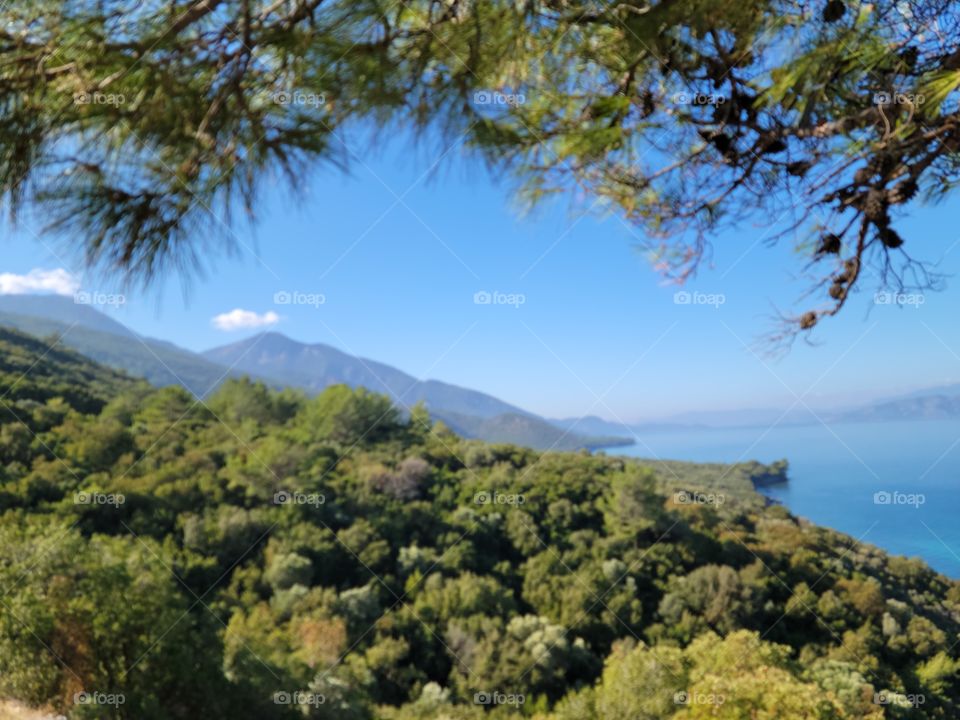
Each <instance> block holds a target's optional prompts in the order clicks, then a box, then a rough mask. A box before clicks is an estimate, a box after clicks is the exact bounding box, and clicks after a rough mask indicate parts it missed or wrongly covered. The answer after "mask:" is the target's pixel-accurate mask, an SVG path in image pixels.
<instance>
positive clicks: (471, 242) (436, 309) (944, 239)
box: [0, 141, 960, 421]
mask: <svg viewBox="0 0 960 720" xmlns="http://www.w3.org/2000/svg"><path fill="white" fill-rule="evenodd" d="M438 154H439V153H431V152H429V151H427V150H425V149H418V150H411V149H410V148H409V146H408V145H407V144H406V143H402V142H399V141H398V142H394V143H392V144H388V146H387V147H386V148H385V149H383V150H380V151H378V152H377V153H372V152H371V153H368V154H366V155H365V156H363V157H362V161H360V162H357V163H355V164H354V166H353V168H352V173H351V175H350V176H344V175H342V174H338V173H337V172H336V171H333V170H330V169H327V168H322V167H321V168H318V169H317V171H316V172H315V173H313V174H312V175H311V176H310V177H307V178H304V185H303V187H302V188H301V189H302V190H303V195H304V200H303V202H296V201H294V200H292V199H291V194H290V193H289V191H288V190H286V189H285V188H283V187H282V186H279V185H278V186H275V187H274V188H273V189H272V190H271V192H270V193H268V195H267V196H266V197H265V198H264V200H265V202H264V205H263V207H262V212H261V215H260V220H259V223H258V225H257V226H256V228H255V229H253V230H251V229H249V228H244V227H238V228H236V239H237V241H238V244H237V253H236V254H235V255H234V256H232V257H230V256H226V255H224V254H222V253H221V252H219V251H217V250H216V249H211V250H210V251H209V252H207V253H206V255H207V261H206V264H207V266H208V271H207V273H206V274H205V276H198V277H195V278H193V280H192V282H191V283H190V284H189V286H188V287H187V288H186V290H185V289H184V286H183V284H182V283H181V282H180V280H179V279H177V278H166V279H165V280H164V281H163V282H161V283H159V284H158V285H156V286H154V287H153V288H151V289H150V290H149V291H148V292H139V291H133V292H127V293H126V294H127V304H126V306H125V307H124V308H122V309H120V310H107V311H108V312H110V313H111V314H112V315H114V316H115V317H116V318H117V319H119V320H121V321H123V322H125V323H127V324H128V325H130V326H131V327H133V328H134V329H136V330H137V331H139V332H141V333H143V334H146V335H150V336H153V337H158V338H163V339H166V340H170V341H173V342H175V343H177V344H180V345H182V346H185V347H188V348H190V349H193V350H203V349H206V348H209V347H213V346H216V345H220V344H224V343H228V342H233V341H236V340H239V339H241V338H243V337H246V336H248V335H250V334H253V333H255V332H258V331H259V329H256V328H249V327H248V328H239V329H235V330H232V331H225V330H222V329H219V328H218V327H217V326H216V324H215V323H214V320H213V319H214V318H215V317H216V316H219V315H222V314H224V313H229V312H231V311H234V310H243V311H247V312H249V313H255V314H258V315H259V316H261V318H263V316H265V314H267V313H274V314H275V316H276V317H273V316H266V319H267V320H276V322H275V323H274V324H272V325H270V326H269V327H270V328H271V329H274V330H277V331H280V332H283V333H285V334H287V335H289V336H291V337H293V338H295V339H297V340H301V341H310V342H325V343H329V344H331V345H334V346H336V347H338V348H341V349H343V350H345V351H347V352H350V353H354V354H359V355H361V356H364V357H368V358H372V359H376V360H379V361H382V362H386V363H389V364H392V365H395V366H397V367H399V368H401V369H403V370H405V371H407V372H409V373H411V374H412V375H415V376H417V377H430V378H437V379H441V380H445V381H448V382H453V383H457V384H460V385H465V386H469V387H472V388H476V389H479V390H483V391H486V392H489V393H492V394H494V395H496V396H498V397H501V398H503V399H505V400H507V401H510V402H513V403H515V404H517V405H520V406H522V407H524V408H527V409H529V410H533V411H536V412H539V413H542V414H544V415H547V416H552V417H557V416H568V415H581V414H588V413H589V414H596V415H600V416H602V417H606V418H609V419H620V420H624V421H634V420H642V419H652V418H661V417H666V416H669V415H671V414H674V413H680V412H685V411H689V410H712V409H735V408H752V407H786V406H789V405H790V404H792V403H794V402H795V401H796V398H797V397H798V396H800V397H802V398H803V399H804V402H806V403H807V404H809V405H810V406H812V407H821V408H824V407H832V406H838V405H850V404H857V403H859V402H861V401H864V400H868V399H871V398H874V397H883V396H889V395H894V394H897V393H899V392H902V391H908V390H912V389H915V388H918V387H926V386H931V385H937V384H942V383H949V382H960V324H958V323H957V322H956V320H955V308H956V307H957V300H958V298H960V296H958V290H957V288H956V287H955V286H954V285H955V283H953V282H952V281H951V279H950V278H948V279H947V288H946V290H945V291H943V292H941V293H936V294H927V295H926V296H925V297H924V298H923V305H922V306H920V307H916V306H914V307H905V308H897V307H891V306H877V305H875V303H874V302H873V290H874V288H873V287H869V288H866V287H865V288H864V289H863V291H862V292H861V293H860V294H859V295H858V296H856V297H854V298H853V299H852V300H851V302H850V303H849V305H848V308H847V310H846V311H845V312H844V313H842V315H841V317H838V318H836V319H834V320H832V321H828V322H825V323H824V324H823V325H822V327H821V328H818V330H817V331H816V333H815V335H814V338H815V340H816V341H817V345H816V346H810V345H807V344H806V343H804V342H802V341H801V342H798V343H797V344H795V346H794V347H793V349H792V350H791V352H790V353H789V354H787V355H786V356H785V357H781V358H773V357H769V356H767V355H765V354H764V347H763V345H762V342H759V341H761V340H762V337H763V336H764V335H765V334H766V333H768V332H769V331H771V330H772V329H773V328H774V326H775V321H774V319H773V317H774V313H775V311H776V309H778V308H779V309H781V310H787V311H789V310H791V309H807V306H806V305H804V304H802V303H801V304H800V305H796V304H795V301H796V300H797V299H798V298H799V297H800V296H801V295H802V293H803V292H804V291H805V290H806V289H808V284H807V282H806V281H805V280H804V279H803V278H800V277H797V275H798V274H799V272H800V269H801V266H802V262H801V261H800V259H799V258H798V256H797V255H796V253H795V251H794V249H793V248H792V247H791V246H790V244H789V243H784V244H781V245H780V246H778V247H773V248H771V247H769V246H768V245H767V243H765V242H763V240H764V237H765V229H764V228H763V227H759V226H758V227H753V226H744V227H742V228H741V229H740V230H739V231H738V232H735V233H727V234H725V235H723V236H721V237H718V238H716V239H715V241H714V252H713V255H712V259H711V263H710V265H709V266H704V267H703V268H702V269H701V270H700V272H699V273H698V275H697V276H696V277H695V278H693V279H692V280H691V281H690V282H689V283H688V285H687V286H686V288H684V289H685V290H687V291H689V292H699V293H704V294H722V295H723V296H724V303H723V304H722V305H721V306H719V307H713V306H709V305H693V304H691V305H682V304H676V303H675V302H674V294H675V293H676V292H677V290H678V288H677V287H676V286H673V285H667V284H664V283H663V281H662V278H660V277H659V276H658V275H657V274H656V273H655V272H653V270H652V269H651V267H650V265H649V263H648V262H647V260H646V259H645V258H644V257H643V256H642V255H641V254H640V253H639V251H638V250H637V249H636V244H637V242H638V240H639V238H640V235H639V234H638V231H637V229H636V228H632V227H629V226H627V225H626V224H625V223H623V222H622V221H620V220H619V219H618V218H616V217H606V218H600V217H597V216H593V215H585V214H584V213H583V212H582V209H583V208H581V210H580V211H577V210H575V209H571V205H570V203H569V202H567V201H563V202H558V203H556V204H554V205H552V206H549V207H545V208H541V209H540V210H539V211H537V212H535V213H533V214H532V215H526V216H524V215H522V214H521V213H520V212H519V209H518V208H517V206H516V205H515V202H514V199H513V196H512V193H511V187H512V186H511V183H510V181H509V180H508V179H505V178H502V177H498V176H497V175H495V174H490V173H488V172H487V171H486V170H485V169H484V168H482V167H481V166H480V164H479V163H478V162H475V161H473V160H471V159H470V158H467V157H465V156H464V155H463V153H462V152H461V151H460V148H458V147H454V148H453V149H451V150H450V151H449V152H448V153H447V155H446V156H445V157H444V159H443V161H442V162H441V163H440V165H439V166H438V167H437V168H435V172H434V173H431V168H432V166H433V165H434V163H435V161H436V157H437V155H438ZM953 214H954V213H953V206H952V205H950V204H947V205H942V206H939V207H936V208H931V209H928V210H924V211H922V212H921V213H919V214H918V215H917V216H915V217H914V218H913V219H912V220H911V221H910V222H909V223H907V224H905V225H904V226H903V227H904V229H905V230H906V232H904V235H905V236H906V237H907V238H908V246H907V247H909V249H910V250H911V252H912V254H913V255H914V257H916V258H918V259H927V260H930V261H940V269H941V270H942V271H943V272H945V273H948V274H954V275H955V274H956V273H957V270H958V269H960V242H958V241H960V233H958V231H957V228H956V223H955V222H954V221H953ZM210 224H211V227H216V226H217V224H218V221H216V220H214V219H212V218H211V219H210ZM5 230H7V232H5V233H4V239H3V240H2V247H3V254H2V258H3V260H2V263H0V273H12V274H15V275H23V274H26V273H28V272H29V271H31V270H34V269H38V268H39V269H46V270H54V269H58V268H65V269H67V270H69V271H71V272H74V273H76V274H77V275H79V276H81V285H82V287H83V288H84V289H86V290H90V291H97V292H103V293H110V292H116V291H118V290H119V289H120V288H119V285H118V284H117V283H111V282H110V281H109V280H103V279H96V278H94V277H93V276H90V275H84V274H83V268H82V264H81V263H79V262H77V256H76V254H75V253H71V252H70V250H69V248H70V247H71V241H70V239H66V238H53V237H47V236H39V233H40V232H41V231H40V224H39V223H37V222H36V221H33V220H26V221H25V222H24V223H23V225H22V227H21V229H19V230H16V231H13V230H11V229H10V228H5ZM212 234H213V233H211V235H212ZM72 244H73V245H76V243H75V242H74V243H72ZM278 292H280V293H283V292H286V293H291V294H292V293H301V294H303V295H308V294H312V295H313V296H322V299H323V303H322V304H313V305H278V304H276V303H275V302H274V297H275V295H276V294H277V293H278ZM478 292H487V293H491V294H492V293H499V295H496V296H494V297H495V298H496V300H497V301H499V302H491V303H490V304H477V303H475V302H474V295H475V293H478ZM303 295H302V296H301V299H302V298H303ZM511 296H515V297H511ZM314 299H316V297H315V298H314ZM520 300H522V304H521V303H520ZM231 317H234V319H236V317H237V316H231ZM239 317H240V320H241V321H242V320H243V319H244V317H245V316H242V315H241V316H239ZM247 319H249V318H247ZM220 324H226V325H229V324H230V323H229V322H226V323H224V322H223V321H221V323H220ZM241 324H242V323H241ZM751 348H752V349H753V350H756V351H757V354H755V353H754V352H752V351H751ZM758 354H759V357H758Z"/></svg>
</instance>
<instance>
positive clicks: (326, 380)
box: [0, 295, 627, 450]
mask: <svg viewBox="0 0 960 720" xmlns="http://www.w3.org/2000/svg"><path fill="white" fill-rule="evenodd" d="M0 325H3V326H8V327H12V328H15V329H17V330H20V331H21V332H25V333H28V334H30V335H33V336H35V337H49V336H59V337H60V344H61V345H63V346H65V347H68V348H71V349H73V350H75V351H76V352H79V353H81V354H82V355H85V356H86V357H88V358H90V359H92V360H95V361H97V362H100V363H102V364H104V365H106V366H108V367H112V368H116V369H121V370H124V371H126V372H127V373H129V374H131V375H134V376H137V377H143V378H145V379H146V380H148V381H149V382H150V383H151V384H153V385H157V386H163V385H182V386H183V387H185V388H186V389H187V390H189V391H190V392H192V393H193V394H194V395H196V396H198V397H204V396H206V395H208V394H209V393H211V392H213V391H214V390H216V388H217V387H218V386H219V385H220V384H221V383H222V382H223V381H224V380H226V379H227V378H230V377H238V376H241V375H250V376H251V377H253V378H254V379H257V380H261V381H263V382H264V383H266V384H268V385H270V386H272V387H293V388H299V389H302V390H304V391H305V392H307V393H309V394H316V393H319V392H322V391H323V389H324V388H326V387H328V386H330V385H335V384H341V383H342V384H346V385H349V386H351V387H359V386H362V387H366V388H367V389H368V390H372V391H374V392H379V393H383V394H385V395H387V396H388V397H390V398H391V399H392V400H393V401H394V402H395V403H396V404H398V405H399V406H401V407H410V406H412V405H414V404H415V403H417V402H423V403H424V404H425V405H426V406H427V408H428V409H429V410H430V412H431V414H432V415H433V416H434V417H435V418H437V419H438V420H442V421H444V422H446V423H447V424H448V425H450V427H451V428H453V429H454V430H455V431H457V432H459V433H460V434H462V435H464V436H465V437H472V438H477V439H480V440H489V441H492V442H512V443H514V444H517V445H528V446H530V447H534V448H537V449H557V450H574V449H579V448H596V447H606V446H610V445H618V444H620V445H622V444H627V441H625V440H624V439H623V438H622V437H610V436H609V435H604V436H602V437H592V436H589V435H587V434H585V432H584V431H580V432H567V431H565V430H564V429H562V428H558V427H556V426H555V425H553V424H551V423H549V422H548V421H547V420H544V419H543V418H541V417H539V416H537V415H535V414H534V413H530V412H527V411H526V410H523V409H521V408H519V407H516V406H515V405H511V404H510V403H506V402H504V401H502V400H499V399H498V398H496V397H493V396H492V395H488V394H486V393H482V392H479V391H476V390H470V389H468V388H463V387H459V386H457V385H452V384H449V383H444V382H440V381H438V380H418V379H416V378H414V377H413V376H411V375H409V374H407V373H405V372H403V371H401V370H398V369H396V368H394V367H391V366H389V365H386V364H384V363H381V362H377V361H374V360H367V359H364V358H358V357H354V356H352V355H349V354H347V353H345V352H343V351H341V350H338V349H337V348H334V347H331V346H330V345H325V344H322V343H315V344H305V343H300V342H297V341H296V340H292V339H290V338H288V337H286V336H284V335H282V334H280V333H275V332H271V333H264V334H261V335H258V336H254V337H253V338H248V339H246V340H242V341H240V342H237V343H232V344H230V345H225V346H222V347H218V348H214V349H212V350H209V351H207V352H205V353H203V354H198V353H194V352H191V351H189V350H186V349H184V348H180V347H177V346H176V345H174V344H173V343H170V342H167V341H165V340H156V339H153V338H148V337H145V336H142V335H139V334H138V333H136V332H134V331H132V330H130V329H129V328H127V327H126V326H125V325H123V324H122V323H119V322H117V321H115V320H113V319H112V318H110V317H109V316H108V315H106V314H105V313H103V312H100V311H99V310H97V309H96V308H94V307H91V306H89V305H83V304H78V303H76V302H74V300H73V298H68V297H63V296H57V295H0Z"/></svg>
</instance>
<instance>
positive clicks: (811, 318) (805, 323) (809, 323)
mask: <svg viewBox="0 0 960 720" xmlns="http://www.w3.org/2000/svg"><path fill="white" fill-rule="evenodd" d="M816 324H817V314H816V313H815V312H813V311H812V310H811V311H810V312H808V313H804V314H803V317H801V318H800V329H801V330H809V329H810V328H812V327H813V326H814V325H816Z"/></svg>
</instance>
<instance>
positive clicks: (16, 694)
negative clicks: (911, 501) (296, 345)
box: [0, 330, 960, 720]
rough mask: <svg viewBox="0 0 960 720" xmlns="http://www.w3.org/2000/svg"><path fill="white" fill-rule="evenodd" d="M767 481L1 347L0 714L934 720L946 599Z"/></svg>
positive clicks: (344, 396) (0, 335) (953, 597)
mask: <svg viewBox="0 0 960 720" xmlns="http://www.w3.org/2000/svg"><path fill="white" fill-rule="evenodd" d="M782 471H783V468H782V467H766V466H762V465H758V464H756V463H744V464H740V465H734V466H721V465H693V464H685V463H657V462H650V463H645V462H641V461H632V460H625V459H620V458H616V457H606V456H602V455H599V456H595V455H590V454H587V453H579V454H573V453H538V452H535V451H532V450H526V449H521V448H517V447H514V446H510V445H490V444H484V443H481V442H479V441H467V440H463V439H460V438H458V437H457V436H456V435H454V434H453V433H452V432H450V431H449V430H448V429H446V428H445V427H444V426H443V425H442V424H441V423H432V422H431V421H430V419H429V417H428V416H427V414H426V413H425V412H424V411H423V410H421V409H417V410H415V411H414V412H413V413H412V414H411V415H410V417H409V418H405V417H403V416H401V415H400V414H399V413H398V411H397V410H396V409H395V408H394V407H392V406H391V404H390V403H389V401H388V400H386V399H385V398H383V397H381V396H378V395H374V394H370V393H366V392H363V391H353V390H349V389H347V388H346V387H343V386H337V387H332V388H330V389H328V390H327V391H325V392H324V393H322V394H320V395H319V396H317V397H314V398H307V397H305V396H302V395H299V394H296V393H293V392H289V391H287V392H276V391H272V390H270V389H268V388H266V387H265V386H263V385H260V384H257V383H253V382H250V381H247V380H231V381H229V382H228V383H226V384H225V385H224V386H223V387H221V388H220V389H219V391H218V392H217V393H216V394H215V395H213V396H211V397H210V398H208V399H206V400H205V401H204V402H203V403H201V402H199V401H198V400H197V399H196V398H194V397H193V396H191V395H190V394H188V393H187V392H186V391H185V390H183V389H181V388H176V387H168V388H163V389H155V388H151V387H150V386H148V385H147V384H146V383H145V382H141V381H138V380H133V379H131V378H128V377H125V376H122V375H119V374H117V373H115V372H113V371H111V370H108V369H105V368H103V367H100V366H97V365H95V364H92V363H90V362H88V361H86V360H84V359H83V358H81V357H80V356H78V355H75V354H73V353H72V352H69V351H64V350H59V349H49V345H48V344H45V343H42V342H40V341H37V340H33V339H31V338H29V337H27V336H25V335H21V334H19V333H16V332H13V331H7V330H0V510H2V515H0V547H2V548H3V552H2V556H0V697H4V698H12V699H17V700H21V701H24V702H27V703H30V704H32V705H34V706H37V707H43V708H47V709H49V710H50V711H55V712H60V713H63V714H65V715H67V716H68V717H70V718H136V719H137V720H151V719H154V718H156V719H160V718H163V719H167V718H171V719H172V718H183V719H187V718H190V719H193V718H251V719H252V718H257V719H258V720H259V719H265V720H270V719H277V720H282V719H285V718H291V719H292V718H298V717H300V718H303V717H309V718H330V719H334V718H336V719H338V720H341V719H342V720H366V719H373V718H383V719H384V720H420V719H421V718H422V719H427V720H430V719H432V720H441V719H443V720H461V719H463V720H467V719H473V718H482V717H488V716H489V717H492V718H495V719H503V720H505V719H507V718H520V717H535V718H541V719H543V720H548V719H549V720H628V719H629V720H642V719H644V718H731V719H734V718H735V719H745V720H746V719H751V720H762V719H770V720H773V719H774V718H831V719H833V718H883V717H894V718H899V717H903V718H912V717H916V718H955V717H958V714H960V680H958V672H957V671H958V669H960V660H958V654H960V653H958V648H957V645H956V643H957V640H958V638H960V634H958V633H960V584H958V583H956V582H953V581H951V580H948V579H947V578H945V577H943V576H941V575H938V574H936V573H934V572H933V571H932V570H930V569H929V568H928V567H927V566H926V565H924V564H923V563H922V562H920V561H918V560H908V559H904V558H898V557H891V556H888V555H886V554H885V553H883V552H881V551H879V550H877V549H875V548H872V547H870V546H866V545H861V544H858V543H856V542H855V541H854V540H853V539H852V538H849V537H847V536H844V535H841V534H839V533H836V532H833V531H830V530H827V529H824V528H819V527H816V526H813V525H811V524H809V523H806V522H803V521H800V520H798V519H797V518H795V517H793V516H791V515H790V514H789V513H788V512H787V511H786V510H785V509H783V508H782V507H778V506H769V505H768V504H767V503H766V502H765V501H764V499H763V498H762V497H761V496H760V495H759V494H758V493H757V492H756V491H755V489H754V483H755V482H756V483H762V482H768V481H770V479H771V476H773V477H776V476H777V475H778V474H779V473H782Z"/></svg>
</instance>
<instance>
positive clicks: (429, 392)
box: [202, 332, 536, 418]
mask: <svg viewBox="0 0 960 720" xmlns="http://www.w3.org/2000/svg"><path fill="white" fill-rule="evenodd" d="M202 357H204V358H206V359H207V360H209V361H211V362H214V363H217V364H218V365H223V366H227V367H233V368H235V369H237V370H242V371H245V372H249V373H251V374H254V375H268V376H273V377H282V378H284V379H285V380H286V381H287V382H288V383H290V384H293V385H297V386H299V387H302V388H306V389H309V390H313V391H316V392H319V391H320V390H323V388H325V387H327V386H329V385H333V384H337V383H345V384H347V385H350V386H352V387H356V386H363V387H365V388H367V389H368V390H373V391H374V392H379V393H383V394H384V395H387V396H389V397H390V398H391V399H393V400H394V401H395V402H397V403H398V404H399V405H401V406H410V405H413V404H415V403H418V402H423V403H425V404H426V405H427V407H428V408H438V409H443V410H445V411H446V412H451V413H464V414H467V415H475V416H477V417H482V418H489V417H493V416H495V415H502V414H504V413H512V414H516V415H525V416H528V417H536V415H534V414H533V413H529V412H527V411H525V410H522V409H520V408H518V407H516V406H515V405H511V404H509V403H506V402H503V401H502V400H499V399H497V398H495V397H493V396H492V395H487V394H486V393H482V392H478V391H476V390H469V389H467V388H462V387H459V386H456V385H451V384H449V383H444V382H440V381H438V380H417V379H416V378H415V377H413V376H412V375H408V374H407V373H405V372H403V371H402V370H397V369H396V368H394V367H391V366H389V365H385V364H384V363H381V362H377V361H375V360H368V359H365V358H360V357H356V356H353V355H349V354H347V353H345V352H343V351H342V350H338V349H337V348H335V347H332V346H330V345H326V344H324V343H311V344H307V343H300V342H297V341H296V340H292V339H290V338H288V337H287V336H286V335H282V334H280V333H277V332H266V333H261V334H259V335H255V336H253V337H251V338H247V339H245V340H241V341H239V342H236V343H231V344H230V345H223V346H221V347H217V348H213V349H211V350H207V351H206V352H204V353H202Z"/></svg>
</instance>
